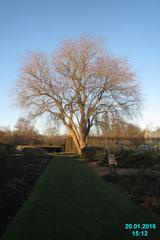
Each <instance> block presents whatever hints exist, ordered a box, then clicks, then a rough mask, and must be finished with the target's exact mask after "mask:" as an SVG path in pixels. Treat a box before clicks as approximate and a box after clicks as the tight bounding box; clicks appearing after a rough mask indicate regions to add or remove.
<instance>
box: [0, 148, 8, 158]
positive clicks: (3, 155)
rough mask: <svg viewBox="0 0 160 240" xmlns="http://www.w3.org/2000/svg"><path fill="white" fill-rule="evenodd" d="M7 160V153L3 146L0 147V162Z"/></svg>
mask: <svg viewBox="0 0 160 240" xmlns="http://www.w3.org/2000/svg"><path fill="white" fill-rule="evenodd" d="M7 158H8V151H7V149H6V147H5V146H4V145H0V160H5V159H7Z"/></svg>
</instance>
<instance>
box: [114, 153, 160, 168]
mask: <svg viewBox="0 0 160 240" xmlns="http://www.w3.org/2000/svg"><path fill="white" fill-rule="evenodd" d="M116 159H117V162H118V164H119V166H121V167H135V168H138V167H151V166H153V165H154V163H155V162H156V161H157V160H156V159H157V157H156V154H155V152H153V151H133V150H121V151H119V152H117V153H116Z"/></svg>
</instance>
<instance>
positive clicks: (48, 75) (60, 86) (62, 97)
mask: <svg viewBox="0 0 160 240" xmlns="http://www.w3.org/2000/svg"><path fill="white" fill-rule="evenodd" d="M16 94H17V102H18V104H19V105H20V106H21V107H22V108H25V109H27V110H28V112H29V114H30V115H31V116H33V117H37V116H39V115H42V114H44V113H47V114H49V115H50V117H51V119H53V120H54V121H60V122H61V123H62V124H63V125H64V126H65V127H66V128H67V129H68V131H69V133H70V135H71V136H72V138H73V140H74V143H75V145H76V147H77V150H78V152H79V153H81V149H82V148H83V147H84V146H86V145H87V141H88V136H89V132H90V129H91V128H92V127H93V126H94V125H99V124H102V123H103V122H104V120H105V119H106V118H107V121H108V122H110V121H113V120H114V121H118V120H120V121H123V120H125V121H126V119H129V118H133V117H135V116H137V114H138V112H139V108H140V102H141V101H140V91H139V87H138V84H137V82H136V78H135V74H134V71H133V70H132V69H131V67H130V65H129V64H128V62H127V60H125V59H123V58H121V57H117V56H115V55H113V54H111V53H109V52H108V51H107V50H106V49H105V48H104V47H103V43H102V41H101V40H99V39H96V38H92V37H88V36H82V37H80V38H79V39H78V40H66V41H64V42H63V44H62V45H61V46H60V48H59V49H58V50H57V51H56V52H55V53H54V54H53V55H51V56H48V55H47V54H45V53H41V52H33V53H30V54H28V55H27V57H26V58H25V61H24V62H23V64H22V68H21V74H20V77H19V79H18V81H17V85H16Z"/></svg>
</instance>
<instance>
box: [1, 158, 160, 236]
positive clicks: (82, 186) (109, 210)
mask: <svg viewBox="0 0 160 240" xmlns="http://www.w3.org/2000/svg"><path fill="white" fill-rule="evenodd" d="M125 223H155V220H154V219H152V217H151V216H149V215H148V213H146V212H144V211H143V210H142V209H140V208H139V207H138V206H136V205H135V204H134V203H133V202H132V201H130V200H129V199H128V197H127V196H126V195H124V193H121V192H120V190H118V189H117V188H116V187H114V186H113V185H112V184H108V183H106V182H105V181H103V180H102V179H100V177H99V176H97V175H96V174H95V173H94V172H93V171H92V170H91V169H90V168H89V167H88V166H86V164H84V163H80V162H78V161H77V160H75V159H73V158H71V157H55V158H54V160H53V161H51V163H50V164H49V165H48V167H47V168H46V170H45V171H44V173H43V174H42V175H41V177H40V178H39V180H38V182H37V184H36V185H35V187H34V189H33V191H32V193H31V194H30V196H29V198H28V200H27V201H26V202H25V203H24V205H23V207H22V208H21V209H20V211H19V212H18V214H17V215H16V217H15V218H14V220H13V222H12V223H11V224H10V225H9V227H8V229H7V231H6V233H5V234H4V235H3V236H2V238H1V240H103V239H104V240H125V239H126V240H128V239H132V237H131V231H125V230H124V224H125ZM151 232H152V233H153V232H154V230H152V231H150V232H149V237H148V238H146V239H152V240H158V239H160V237H159V236H158V235H156V234H151ZM133 239H135V238H133ZM136 239H142V238H136Z"/></svg>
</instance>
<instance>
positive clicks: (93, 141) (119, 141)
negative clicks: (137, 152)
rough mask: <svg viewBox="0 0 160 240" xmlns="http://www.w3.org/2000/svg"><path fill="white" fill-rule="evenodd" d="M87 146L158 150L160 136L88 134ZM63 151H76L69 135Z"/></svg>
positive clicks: (112, 148)
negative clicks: (119, 136)
mask: <svg viewBox="0 0 160 240" xmlns="http://www.w3.org/2000/svg"><path fill="white" fill-rule="evenodd" d="M88 146H99V147H104V148H106V149H108V150H109V151H116V150H120V149H143V150H152V149H154V150H156V151H160V138H107V137H102V136H90V137H89V140H88ZM65 151H66V152H73V153H77V149H76V146H75V144H74V142H73V140H72V138H71V137H70V136H68V137H66V142H65Z"/></svg>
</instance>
